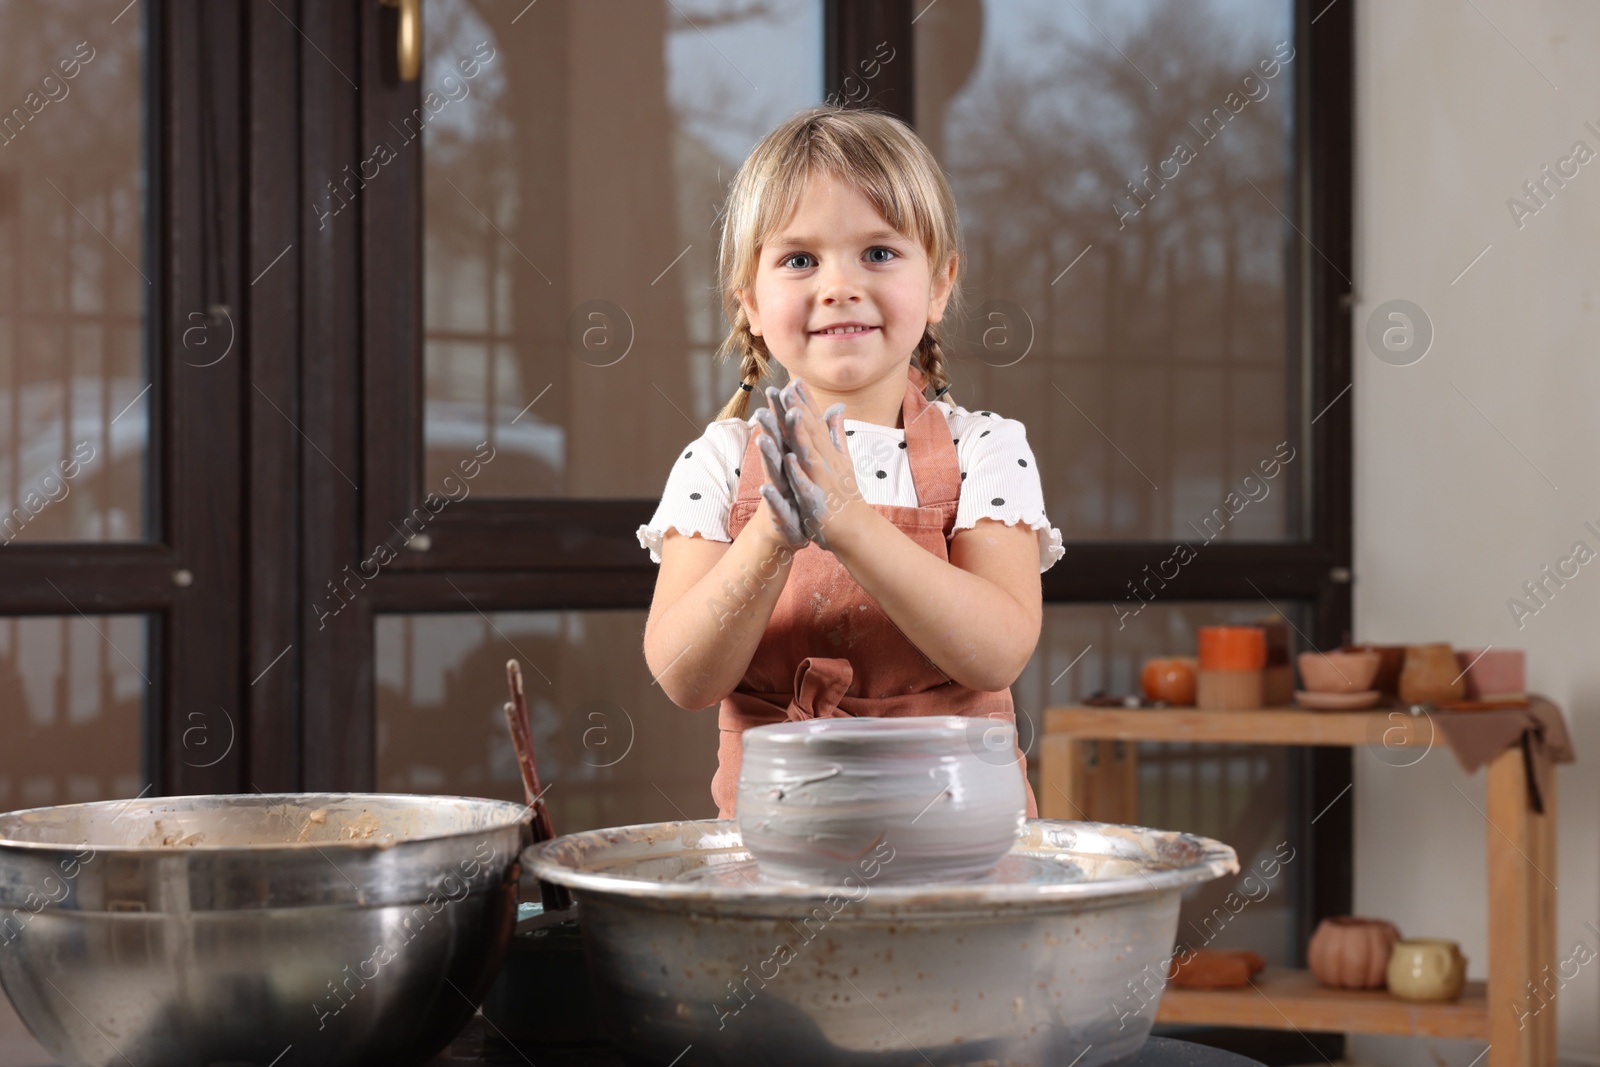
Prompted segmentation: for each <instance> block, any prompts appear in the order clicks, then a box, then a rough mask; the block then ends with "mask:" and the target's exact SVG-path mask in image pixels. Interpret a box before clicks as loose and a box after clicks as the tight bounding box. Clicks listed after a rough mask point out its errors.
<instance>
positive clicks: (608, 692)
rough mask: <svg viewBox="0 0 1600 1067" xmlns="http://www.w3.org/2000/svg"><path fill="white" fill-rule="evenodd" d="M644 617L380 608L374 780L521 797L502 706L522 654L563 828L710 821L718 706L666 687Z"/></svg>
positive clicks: (386, 786)
mask: <svg viewBox="0 0 1600 1067" xmlns="http://www.w3.org/2000/svg"><path fill="white" fill-rule="evenodd" d="M647 614H648V613H647V612H644V611H533V612H500V613H490V614H489V615H487V616H484V615H479V614H477V613H476V612H467V613H463V614H444V615H387V616H380V617H379V619H378V621H377V624H376V626H377V635H376V636H377V675H378V702H377V704H378V706H377V720H378V746H377V747H378V788H379V789H380V790H383V791H393V792H406V793H452V794H457V795H465V796H480V797H495V798H500V799H504V800H518V801H520V800H522V799H523V795H522V779H521V777H520V775H519V774H518V771H517V762H516V755H515V753H514V751H513V750H512V747H511V738H510V735H509V734H508V733H507V732H506V722H505V713H504V711H503V706H504V704H505V701H506V678H505V665H506V660H507V659H509V658H516V659H518V660H520V661H521V662H522V672H523V678H524V681H525V683H526V687H527V695H528V718H529V721H530V724H531V727H532V732H533V743H534V749H535V753H536V756H537V759H538V764H539V777H540V780H541V781H542V783H543V784H544V785H545V786H546V787H547V788H548V791H547V794H546V799H547V800H548V801H549V804H550V815H551V819H552V820H553V822H554V823H555V827H556V832H557V833H572V832H576V831H578V830H590V829H596V828H598V827H603V826H625V825H629V824H631V823H639V822H664V821H669V820H673V819H680V818H682V819H711V818H716V814H717V808H716V805H715V804H714V803H712V800H711V776H712V775H713V774H715V773H716V770H717V736H718V735H717V716H716V712H715V709H702V710H700V711H684V710H683V709H682V708H679V707H677V706H675V705H674V704H673V703H672V702H671V701H669V700H668V699H667V698H666V697H665V696H663V695H662V692H661V689H660V687H658V686H656V685H655V683H654V681H653V680H652V679H651V677H650V672H649V671H648V669H647V668H646V667H645V662H644V653H643V650H642V649H643V634H644V624H645V618H646V616H647Z"/></svg>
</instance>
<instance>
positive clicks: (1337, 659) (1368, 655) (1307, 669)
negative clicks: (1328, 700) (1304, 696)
mask: <svg viewBox="0 0 1600 1067" xmlns="http://www.w3.org/2000/svg"><path fill="white" fill-rule="evenodd" d="M1382 661H1383V657H1382V656H1381V655H1380V654H1379V653H1378V652H1377V651H1374V650H1366V651H1361V652H1302V653H1300V660H1299V662H1300V678H1301V680H1302V681H1304V682H1305V687H1306V688H1307V689H1309V690H1310V691H1311V692H1313V693H1364V692H1366V691H1367V690H1369V689H1371V688H1372V680H1373V679H1374V678H1376V677H1377V676H1378V666H1379V664H1380V663H1382Z"/></svg>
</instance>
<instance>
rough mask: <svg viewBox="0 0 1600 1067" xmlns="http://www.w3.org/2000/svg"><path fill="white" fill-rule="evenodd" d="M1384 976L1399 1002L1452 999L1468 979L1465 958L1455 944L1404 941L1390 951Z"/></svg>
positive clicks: (1432, 940)
mask: <svg viewBox="0 0 1600 1067" xmlns="http://www.w3.org/2000/svg"><path fill="white" fill-rule="evenodd" d="M1385 977H1386V978H1387V979H1388V982H1389V992H1391V993H1393V994H1394V995H1395V996H1397V997H1399V998H1400V999H1401V1000H1419V1001H1438V1000H1454V999H1456V997H1458V996H1460V995H1461V987H1462V985H1463V984H1465V982H1466V979H1467V958H1466V957H1465V956H1463V955H1462V954H1461V946H1459V945H1457V944H1456V943H1455V942H1454V941H1442V940H1439V939H1437V938H1431V937H1414V938H1405V939H1403V940H1400V941H1396V942H1395V943H1394V948H1392V949H1390V950H1389V967H1388V971H1387V972H1386V974H1385Z"/></svg>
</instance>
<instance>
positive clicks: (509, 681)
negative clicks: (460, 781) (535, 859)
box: [505, 659, 572, 914]
mask: <svg viewBox="0 0 1600 1067" xmlns="http://www.w3.org/2000/svg"><path fill="white" fill-rule="evenodd" d="M506 686H507V687H508V688H509V689H510V690H511V699H510V700H508V701H507V702H506V707H505V711H506V727H507V729H509V730H510V731H511V746H512V747H513V748H515V749H516V750H517V768H518V770H520V771H521V772H522V794H523V799H524V800H526V801H527V802H528V807H530V808H532V809H533V841H534V844H538V843H539V842H541V841H549V840H550V839H551V838H553V837H555V836H556V832H555V827H554V826H552V825H551V823H550V809H549V808H548V807H547V806H546V805H545V802H544V790H543V789H542V788H541V787H540V785H539V768H538V765H537V764H536V763H535V762H534V758H533V730H532V728H531V727H530V726H529V725H528V698H527V696H526V695H525V694H524V693H523V689H522V666H521V665H520V664H519V663H517V661H516V660H514V659H508V660H506ZM539 898H540V900H542V901H543V902H544V910H545V913H546V914H548V913H550V912H552V911H563V910H565V909H567V908H570V907H572V894H570V893H569V892H567V890H566V887H564V886H559V885H554V884H552V883H549V882H544V881H541V882H540V883H539Z"/></svg>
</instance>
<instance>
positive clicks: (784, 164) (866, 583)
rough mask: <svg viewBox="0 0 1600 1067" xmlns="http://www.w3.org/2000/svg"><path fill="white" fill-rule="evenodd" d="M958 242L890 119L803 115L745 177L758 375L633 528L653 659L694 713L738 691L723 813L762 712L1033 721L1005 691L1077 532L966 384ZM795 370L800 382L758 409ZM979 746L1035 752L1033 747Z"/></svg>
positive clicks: (741, 195) (916, 149)
mask: <svg viewBox="0 0 1600 1067" xmlns="http://www.w3.org/2000/svg"><path fill="white" fill-rule="evenodd" d="M959 249H960V232H959V229H958V223H957V219H956V210H955V202H954V198H953V197H952V196H951V193H950V189H949V186H948V185H947V184H946V182H945V179H944V175H943V173H942V172H941V170H940V169H939V165H938V163H937V162H936V161H935V160H934V158H933V155H932V153H930V152H929V151H928V149H927V147H926V146H925V145H924V144H923V143H922V141H921V140H920V139H919V138H918V137H917V136H916V134H915V133H913V132H912V131H911V129H910V127H908V126H906V125H905V124H904V123H903V122H901V121H900V120H898V119H895V118H892V117H890V116H887V115H883V114H879V113H873V112H868V111H861V110H847V109H841V108H835V107H818V108H814V109H811V110H808V111H804V112H801V113H800V114H798V115H796V116H794V117H793V118H791V119H789V120H788V121H787V122H785V123H783V124H782V125H780V126H779V127H778V128H777V129H775V130H773V131H772V132H771V133H769V134H768V135H767V136H766V137H765V138H763V139H762V141H761V143H760V144H758V145H756V147H755V149H754V150H753V151H752V152H751V154H750V157H749V158H748V159H747V160H745V162H744V164H743V166H741V167H740V169H739V173H738V174H737V175H736V176H735V178H734V180H733V184H732V186H731V188H730V190H729V193H728V204H727V208H726V211H725V213H724V215H723V225H722V234H721V247H720V252H719V264H718V284H719V288H720V290H721V292H722V295H723V303H724V310H725V313H726V314H727V316H728V320H729V322H730V323H731V325H732V331H731V333H730V334H729V336H728V339H727V341H726V342H725V343H724V345H723V348H722V352H721V353H720V354H721V355H723V356H726V355H729V354H731V353H732V352H734V351H737V352H738V353H739V356H740V364H739V372H740V375H739V376H740V379H741V384H740V386H739V391H738V392H736V393H735V394H734V396H733V399H731V400H730V401H729V402H728V404H727V405H726V406H725V407H724V408H723V410H722V411H721V413H720V414H719V416H718V418H717V421H715V422H713V423H712V424H711V425H710V426H709V427H707V429H706V432H705V433H704V434H703V435H702V436H701V437H699V438H698V439H696V440H695V441H693V442H692V443H691V444H690V445H689V446H688V447H687V448H686V449H685V450H684V451H683V453H682V455H680V456H679V457H678V460H677V461H676V462H675V463H674V464H673V468H672V471H671V473H670V474H669V475H668V477H667V484H666V489H665V492H664V493H663V495H662V499H661V504H660V506H659V507H658V508H657V509H656V513H655V516H654V517H653V518H652V519H651V521H650V523H649V524H648V525H646V526H641V527H640V528H639V531H638V533H639V543H640V545H641V546H643V547H645V548H648V549H649V550H650V553H651V558H652V559H654V560H655V561H657V562H659V563H660V564H661V571H660V574H659V575H658V576H657V578H656V588H655V596H654V598H653V600H652V602H651V605H650V618H649V621H648V622H647V623H646V625H645V632H644V654H645V661H646V663H647V664H648V665H649V667H650V672H651V674H652V675H654V676H655V678H656V679H657V680H658V681H659V682H660V684H661V687H662V690H663V691H664V692H665V693H666V694H667V696H668V697H669V698H670V699H671V700H672V702H673V703H674V704H677V705H678V706H679V707H682V708H686V709H687V708H703V707H706V706H707V705H709V704H718V705H719V711H718V725H719V726H720V727H721V731H722V733H721V743H720V745H719V749H718V754H717V755H718V764H719V765H718V769H717V773H716V775H715V777H713V778H712V781H711V795H712V797H713V799H715V801H716V803H717V808H718V815H719V818H725V819H726V818H732V817H733V816H734V797H735V792H736V790H737V788H738V782H739V762H740V757H741V755H742V752H743V742H742V739H741V734H742V733H743V732H744V731H745V730H747V729H749V728H751V727H752V726H760V725H763V724H766V723H774V722H783V721H785V720H787V719H806V718H814V717H815V718H821V717H826V716H843V715H973V716H977V715H984V716H989V717H992V718H995V719H1000V720H1004V721H1006V722H1015V714H1014V711H1013V708H1012V703H1011V693H1010V690H1009V688H1008V687H1009V686H1010V685H1011V683H1012V682H1013V681H1015V680H1016V678H1017V676H1018V674H1020V673H1021V671H1022V668H1023V667H1024V666H1025V665H1026V663H1027V662H1028V659H1029V657H1030V656H1031V655H1032V654H1033V649H1034V646H1035V645H1036V644H1037V642H1038V639H1039V626H1040V615H1041V599H1042V597H1041V590H1040V581H1039V574H1040V573H1041V572H1043V571H1044V570H1047V569H1048V568H1049V567H1050V566H1051V565H1052V564H1053V563H1054V562H1055V561H1056V560H1057V559H1059V558H1060V557H1061V555H1062V548H1061V534H1060V532H1059V531H1058V530H1056V529H1054V528H1052V527H1051V526H1050V523H1049V521H1048V519H1046V517H1045V512H1044V498H1043V492H1042V489H1041V486H1040V481H1039V474H1038V470H1037V468H1036V467H1035V465H1034V460H1033V452H1032V451H1031V450H1030V449H1029V447H1028V443H1027V439H1026V436H1025V433H1024V430H1023V426H1022V424H1021V423H1020V422H1017V421H1015V420H1012V419H1004V418H1001V417H999V416H997V415H995V414H994V413H993V412H991V411H980V412H970V411H967V410H966V409H964V408H961V407H958V406H956V405H955V402H954V400H953V399H951V398H949V392H950V385H949V378H948V377H947V375H946V372H945V363H944V350H943V348H942V346H941V330H940V325H939V324H940V322H941V321H942V319H943V317H944V313H945V309H946V305H947V304H948V303H950V302H951V301H952V300H953V299H954V300H956V301H959V292H960V289H959V285H958V284H957V281H958V276H959V273H960V264H961V258H962V257H961V255H960V251H959ZM774 361H775V362H777V363H778V364H779V365H780V366H782V367H783V369H784V370H785V371H786V372H787V373H788V377H789V384H788V385H787V386H785V387H784V389H783V390H782V391H781V392H780V391H779V390H777V389H774V388H771V387H768V388H767V389H766V390H765V391H764V394H763V395H764V397H765V399H766V406H765V407H762V408H760V409H758V410H757V411H756V412H755V414H754V415H753V416H751V417H750V418H748V419H746V418H745V415H746V411H747V405H748V402H749V395H750V393H752V392H753V391H754V390H755V388H756V386H757V384H758V383H760V382H761V381H762V380H763V379H765V378H766V377H767V376H768V375H769V374H770V373H772V371H773V367H772V363H773V362H774ZM930 385H931V386H932V387H933V388H934V390H935V392H934V394H933V400H932V402H931V403H930V402H929V400H928V399H925V397H924V392H923V390H924V389H925V388H926V387H928V386H930ZM941 397H944V398H946V399H940V398H941ZM824 406H826V410H823V408H824ZM980 755H983V756H985V757H986V758H993V759H1000V760H1005V761H1011V760H1013V759H1014V760H1015V761H1016V763H1017V766H1018V772H1019V773H1022V772H1023V770H1024V769H1025V766H1026V761H1025V758H1024V756H1023V754H1022V752H1021V750H1020V748H1018V749H1015V750H1014V751H1002V752H999V753H994V752H986V753H980ZM1024 781H1026V779H1024ZM1037 815H1038V807H1037V804H1036V803H1035V801H1034V797H1033V792H1032V790H1031V789H1029V790H1028V817H1029V818H1034V817H1036V816H1037Z"/></svg>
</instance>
